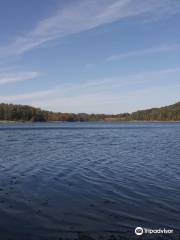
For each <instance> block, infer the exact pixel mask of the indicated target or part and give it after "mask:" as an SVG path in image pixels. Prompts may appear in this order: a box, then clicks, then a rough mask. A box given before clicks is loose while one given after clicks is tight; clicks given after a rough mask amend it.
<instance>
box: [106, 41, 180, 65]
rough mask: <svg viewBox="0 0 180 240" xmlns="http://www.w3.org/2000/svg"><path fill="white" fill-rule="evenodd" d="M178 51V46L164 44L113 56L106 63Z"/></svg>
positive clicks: (179, 47) (179, 46)
mask: <svg viewBox="0 0 180 240" xmlns="http://www.w3.org/2000/svg"><path fill="white" fill-rule="evenodd" d="M179 49H180V45H179V44H172V45H170V44H169V45H167V44H164V45H162V46H159V47H152V48H145V49H139V50H135V51H131V52H125V53H120V54H115V55H112V56H110V57H108V58H107V59H106V60H107V61H117V60H121V59H125V58H131V57H142V56H149V55H152V54H157V53H163V52H170V51H176V50H179Z"/></svg>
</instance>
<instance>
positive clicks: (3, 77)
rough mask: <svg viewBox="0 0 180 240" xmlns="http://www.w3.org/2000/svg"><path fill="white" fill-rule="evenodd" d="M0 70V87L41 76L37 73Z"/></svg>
mask: <svg viewBox="0 0 180 240" xmlns="http://www.w3.org/2000/svg"><path fill="white" fill-rule="evenodd" d="M7 70H8V69H4V70H2V69H0V85H4V84H10V83H16V82H22V81H28V80H32V79H35V78H37V77H38V76H40V73H39V72H36V71H11V70H10V71H7Z"/></svg>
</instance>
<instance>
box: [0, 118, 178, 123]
mask: <svg viewBox="0 0 180 240" xmlns="http://www.w3.org/2000/svg"><path fill="white" fill-rule="evenodd" d="M93 122H94V123H97V122H103V123H115V122H118V123H180V120H177V121H165V120H164V121H157V120H149V121H147V120H124V121H123V120H116V119H115V120H97V121H91V120H90V121H44V122H42V121H36V122H33V121H6V120H5V121H3V120H0V124H16V123H22V124H23V123H24V124H26V123H93Z"/></svg>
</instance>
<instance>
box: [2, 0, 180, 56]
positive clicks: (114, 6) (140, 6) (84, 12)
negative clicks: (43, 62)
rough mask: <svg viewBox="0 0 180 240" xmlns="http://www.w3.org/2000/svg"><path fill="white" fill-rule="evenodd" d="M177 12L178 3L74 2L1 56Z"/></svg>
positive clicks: (163, 0)
mask: <svg viewBox="0 0 180 240" xmlns="http://www.w3.org/2000/svg"><path fill="white" fill-rule="evenodd" d="M177 12H180V2H179V0H174V1H173V2H172V0H158V1H157V0H146V1H142V0H108V1H107V0H74V1H73V3H72V4H71V5H68V7H67V6H66V7H64V8H62V7H60V8H59V9H58V10H57V11H56V12H55V13H53V14H52V16H50V17H47V18H46V19H44V20H41V21H40V22H38V23H37V25H36V27H35V28H34V29H32V30H30V31H29V32H27V33H24V35H23V36H17V37H16V38H15V39H14V40H13V41H12V42H11V43H9V44H8V45H7V46H4V47H0V56H1V57H2V56H9V55H21V54H23V53H25V52H27V51H29V50H31V49H34V48H37V47H40V46H42V45H43V44H45V43H47V42H49V41H52V40H55V39H59V38H62V37H64V36H67V35H70V34H73V33H79V32H82V31H86V30H89V29H93V28H95V27H98V26H101V25H103V24H107V23H112V22H115V21H118V20H120V19H122V18H126V17H134V16H148V18H149V17H150V16H152V17H154V16H169V15H172V14H175V13H177Z"/></svg>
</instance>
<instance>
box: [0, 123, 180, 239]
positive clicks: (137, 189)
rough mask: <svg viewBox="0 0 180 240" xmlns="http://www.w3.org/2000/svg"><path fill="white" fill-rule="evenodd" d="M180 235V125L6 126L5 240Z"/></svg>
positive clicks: (1, 221) (0, 211)
mask: <svg viewBox="0 0 180 240" xmlns="http://www.w3.org/2000/svg"><path fill="white" fill-rule="evenodd" d="M137 226H142V227H150V228H157V227H162V228H164V227H166V228H170V229H174V230H175V231H177V232H178V231H179V230H180V123H29V124H24V123H23V124H20V123H19V124H1V125H0V239H3V240H4V239H6V238H7V239H15V238H16V237H17V239H20V237H21V239H22V238H23V237H25V238H24V239H58V236H61V234H63V233H75V232H77V233H81V232H87V233H98V232H101V233H121V232H128V231H129V232H130V231H134V228H135V227H137Z"/></svg>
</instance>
